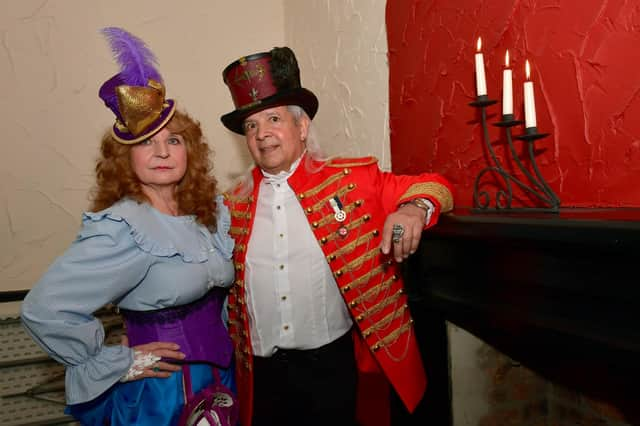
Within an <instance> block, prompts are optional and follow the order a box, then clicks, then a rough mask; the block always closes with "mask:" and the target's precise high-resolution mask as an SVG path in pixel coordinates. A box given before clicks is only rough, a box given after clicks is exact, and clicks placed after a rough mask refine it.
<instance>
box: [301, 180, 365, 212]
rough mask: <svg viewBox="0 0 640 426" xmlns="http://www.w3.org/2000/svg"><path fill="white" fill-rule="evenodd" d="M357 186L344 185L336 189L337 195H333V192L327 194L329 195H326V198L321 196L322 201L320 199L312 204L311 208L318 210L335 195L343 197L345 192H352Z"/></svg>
mask: <svg viewBox="0 0 640 426" xmlns="http://www.w3.org/2000/svg"><path fill="white" fill-rule="evenodd" d="M355 188H356V187H355V185H350V186H344V187H342V188H340V189H338V190H337V191H336V193H335V195H331V194H330V195H327V196H326V197H324V198H321V199H320V201H318V202H317V203H315V204H314V205H312V206H311V209H312V210H313V211H318V210H320V208H321V207H322V206H323V205H324V204H325V203H327V202H328V201H329V200H330V199H331V198H333V197H335V196H338V198H339V197H342V196H344V194H346V193H347V192H351V191H353V190H354V189H355Z"/></svg>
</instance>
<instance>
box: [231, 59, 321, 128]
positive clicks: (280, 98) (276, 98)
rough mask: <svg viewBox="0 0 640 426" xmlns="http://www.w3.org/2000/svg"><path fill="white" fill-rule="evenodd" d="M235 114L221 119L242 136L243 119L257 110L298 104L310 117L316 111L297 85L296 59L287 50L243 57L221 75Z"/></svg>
mask: <svg viewBox="0 0 640 426" xmlns="http://www.w3.org/2000/svg"><path fill="white" fill-rule="evenodd" d="M222 77H223V79H224V82H225V84H226V85H227V87H228V88H229V91H230V92H231V98H232V99H233V104H234V105H235V107H236V109H235V111H232V112H230V113H228V114H225V115H223V116H222V117H220V119H221V120H222V123H223V124H224V125H225V126H226V127H227V128H228V129H229V130H231V131H233V132H236V133H239V134H244V129H243V127H242V125H243V122H244V120H245V119H246V118H247V117H248V116H250V115H251V114H254V113H256V112H258V111H261V110H264V109H267V108H271V107H275V106H281V105H298V106H300V107H302V109H304V110H305V112H306V113H307V115H308V116H309V117H310V118H313V117H314V116H315V114H316V112H317V111H318V99H317V98H316V96H315V95H314V94H313V93H312V92H311V91H310V90H307V89H305V88H303V87H302V86H301V84H300V69H299V67H298V61H297V60H296V56H295V54H294V53H293V50H291V49H290V48H288V47H275V48H273V49H271V50H270V51H269V52H262V53H256V54H253V55H250V56H245V57H242V58H240V59H238V60H237V61H235V62H233V63H231V64H230V65H229V66H227V67H226V68H225V69H224V71H223V72H222Z"/></svg>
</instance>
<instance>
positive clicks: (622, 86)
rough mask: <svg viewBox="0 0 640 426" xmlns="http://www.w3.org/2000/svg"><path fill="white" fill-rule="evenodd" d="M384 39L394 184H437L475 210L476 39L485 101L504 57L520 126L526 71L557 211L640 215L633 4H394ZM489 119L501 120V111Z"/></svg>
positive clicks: (637, 40) (478, 162) (563, 0)
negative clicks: (427, 180)
mask: <svg viewBox="0 0 640 426" xmlns="http://www.w3.org/2000/svg"><path fill="white" fill-rule="evenodd" d="M387 34H388V43H389V66H390V82H389V84H390V102H389V103H390V115H391V118H390V126H391V154H392V164H393V169H394V171H395V172H400V173H415V172H420V171H437V172H440V173H443V174H444V175H445V176H447V177H448V178H449V179H450V180H451V181H452V182H453V183H454V184H455V186H456V191H457V193H456V196H457V204H458V206H471V205H472V203H473V201H472V200H473V198H472V194H473V183H474V180H475V178H476V176H477V174H478V172H479V171H480V170H481V169H482V168H483V167H485V166H486V165H487V159H486V157H485V154H484V150H483V148H482V138H481V129H480V126H479V125H478V123H477V120H478V117H479V115H478V113H477V111H476V109H475V108H472V107H470V106H469V105H468V103H469V102H471V101H473V100H474V99H475V80H474V78H475V77H474V53H475V50H476V46H475V45H476V39H477V38H478V36H481V37H482V43H483V48H482V51H483V53H484V60H485V66H486V72H487V86H488V92H489V97H490V98H492V99H497V100H500V99H501V96H502V87H501V86H502V68H503V63H504V53H505V50H506V49H509V51H510V56H511V64H512V68H513V90H514V110H515V113H516V115H517V116H518V118H521V119H522V117H523V107H522V102H523V99H522V98H523V93H522V83H523V81H524V77H525V76H524V61H525V59H529V60H530V62H531V64H532V68H533V75H532V80H533V81H534V84H535V99H536V110H537V118H538V129H539V131H540V132H548V133H551V135H550V136H549V137H547V138H545V139H542V140H540V141H539V142H538V143H537V145H536V146H537V147H538V148H540V149H543V150H544V152H543V153H542V154H541V155H539V156H538V160H537V161H538V165H539V167H540V170H541V172H542V174H543V176H544V177H545V178H546V180H547V181H548V182H549V184H550V186H551V187H552V188H553V190H554V191H555V192H556V194H558V196H559V197H560V199H561V200H562V206H563V207H571V206H573V207H588V206H601V207H613V206H629V207H630V206H633V207H638V206H640V185H638V183H640V119H639V118H640V117H639V113H640V95H639V91H640V0H626V1H625V0H609V1H604V0H603V1H601V0H455V1H453V0H431V1H419V0H390V1H388V2H387ZM489 112H490V113H492V114H494V116H493V117H492V118H491V120H492V121H497V120H499V118H500V112H501V105H500V103H499V104H497V105H494V106H492V107H489ZM490 132H491V135H492V139H496V140H497V139H499V138H500V131H499V129H498V128H496V127H494V126H491V129H490ZM521 132H522V127H516V128H514V133H516V134H517V133H521ZM517 145H522V143H521V142H519V143H517ZM499 152H501V151H499Z"/></svg>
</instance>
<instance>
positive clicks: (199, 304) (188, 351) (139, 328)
mask: <svg viewBox="0 0 640 426" xmlns="http://www.w3.org/2000/svg"><path fill="white" fill-rule="evenodd" d="M224 297H225V290H223V289H221V288H214V289H213V290H211V291H210V292H209V293H207V295H205V296H204V297H202V298H201V299H198V300H196V301H195V302H191V303H189V304H186V305H180V306H176V307H171V308H164V309H158V310H154V311H130V310H126V309H121V310H120V312H121V313H122V316H123V317H124V320H125V324H126V326H127V336H128V337H129V345H130V346H132V347H133V346H137V345H142V344H145V343H151V342H173V343H177V344H178V345H180V352H182V353H184V354H185V355H186V358H185V359H184V361H188V362H208V363H211V364H214V365H215V366H217V367H222V368H227V367H228V366H229V364H230V362H231V354H232V352H233V347H232V343H231V338H230V337H229V333H228V332H227V329H226V328H225V326H224V324H223V323H222V317H221V311H222V303H223V301H224Z"/></svg>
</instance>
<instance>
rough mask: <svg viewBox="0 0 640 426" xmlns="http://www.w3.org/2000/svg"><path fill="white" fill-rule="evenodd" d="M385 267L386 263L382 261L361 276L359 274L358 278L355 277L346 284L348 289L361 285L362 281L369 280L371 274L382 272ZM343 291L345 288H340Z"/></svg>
mask: <svg viewBox="0 0 640 426" xmlns="http://www.w3.org/2000/svg"><path fill="white" fill-rule="evenodd" d="M385 268H386V265H385V264H384V263H383V264H381V265H378V266H376V267H375V268H374V269H372V270H371V271H369V272H367V273H366V274H364V275H363V276H361V277H360V278H358V279H355V280H353V281H351V282H350V283H349V284H348V286H349V287H348V290H351V289H354V288H358V287H360V286H361V285H363V284H364V283H367V282H369V280H370V279H371V278H372V277H373V276H375V275H378V274H382V273H384V270H385ZM345 291H346V290H344V289H343V290H342V292H343V293H344V292H345Z"/></svg>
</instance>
